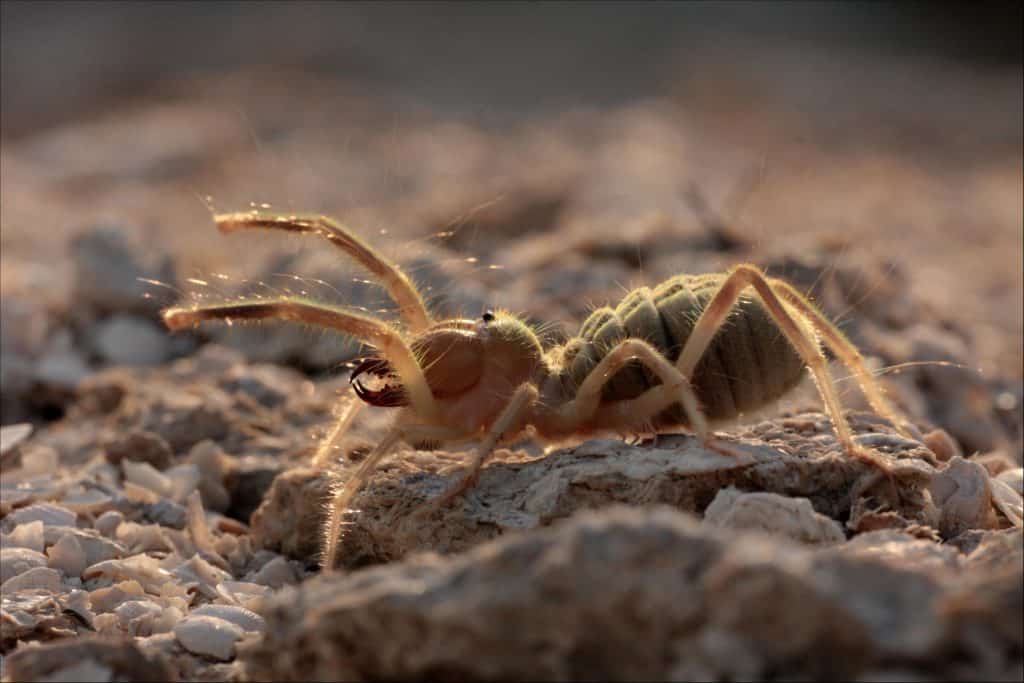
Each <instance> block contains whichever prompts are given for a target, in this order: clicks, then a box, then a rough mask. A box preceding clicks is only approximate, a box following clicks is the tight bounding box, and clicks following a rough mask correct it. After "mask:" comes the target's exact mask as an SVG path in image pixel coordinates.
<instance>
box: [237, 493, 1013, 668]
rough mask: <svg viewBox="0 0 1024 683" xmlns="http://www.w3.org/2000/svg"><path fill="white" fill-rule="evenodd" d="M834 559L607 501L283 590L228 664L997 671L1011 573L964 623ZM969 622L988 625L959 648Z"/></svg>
mask: <svg viewBox="0 0 1024 683" xmlns="http://www.w3.org/2000/svg"><path fill="white" fill-rule="evenodd" d="M841 547H842V546H833V547H830V548H825V549H821V550H812V549H810V548H808V547H807V546H803V545H799V544H795V543H792V542H790V541H787V540H785V539H780V538H777V537H770V536H766V535H764V534H759V533H753V532H736V531H733V530H729V529H711V528H708V527H707V526H705V525H702V524H701V523H700V522H699V521H698V520H697V519H695V518H694V517H692V516H691V515H689V514H686V513H681V512H678V511H675V510H672V509H670V508H666V507H658V508H656V509H635V508H626V507H622V506H615V507H612V508H609V509H606V510H601V511H593V512H585V513H579V514H577V515H575V516H573V517H572V518H571V519H569V520H567V521H564V522H560V523H558V524H555V525H553V526H552V527H550V528H547V529H539V530H536V531H532V532H530V533H528V534H515V535H509V536H507V537H505V538H502V539H498V540H495V541H492V542H489V543H486V544H484V545H481V546H479V547H476V548H474V549H473V550H470V551H469V552H467V553H464V554H460V555H456V556H452V557H448V558H445V557H439V556H437V555H433V554H425V555H418V556H416V557H414V558H411V559H409V560H406V561H405V562H402V563H398V564H391V565H385V566H380V567H372V568H369V569H364V570H362V571H357V572H353V573H349V574H344V573H335V574H328V575H321V576H318V577H315V578H313V579H310V580H309V581H306V582H305V583H303V584H301V585H300V586H298V587H294V588H285V589H283V590H282V591H280V592H278V593H277V594H276V595H274V596H272V597H270V598H269V599H267V600H266V601H265V602H264V604H263V606H262V607H261V608H260V609H259V612H260V613H261V614H262V615H263V616H264V618H265V619H266V623H267V630H266V636H265V638H264V640H263V641H262V642H260V643H258V644H255V643H254V644H251V645H250V644H248V643H247V644H244V645H241V646H240V647H239V657H240V659H241V660H242V662H243V665H244V667H245V673H246V676H247V677H249V678H250V679H253V680H264V679H273V680H323V679H328V678H330V679H344V680H381V679H388V680H394V679H423V678H436V677H438V676H439V675H440V674H441V672H443V677H445V678H450V679H478V680H538V679H543V680H580V679H589V678H597V677H600V678H602V679H605V680H609V679H610V680H657V679H669V678H670V679H683V680H693V679H713V680H748V679H764V678H783V679H817V680H823V679H824V680H832V679H851V678H854V677H857V676H858V675H862V674H868V673H870V672H871V671H873V670H875V668H876V667H877V666H878V664H879V662H885V663H886V665H887V666H889V667H894V668H897V669H905V670H907V671H912V672H914V674H915V677H921V676H926V677H927V676H928V675H930V674H932V675H937V678H940V679H941V678H942V674H943V673H944V672H949V671H952V670H953V668H952V667H956V669H955V670H956V671H958V672H960V673H959V674H958V677H960V678H963V679H965V680H973V677H975V676H977V675H982V677H983V678H986V677H987V675H988V676H990V675H993V674H1000V672H1001V675H999V676H997V677H1005V676H1006V672H1007V671H1013V668H1012V667H1013V666H1014V665H1015V658H1017V657H1019V656H1020V651H1021V650H1020V646H1019V640H1020V623H1021V621H1022V619H1024V607H1022V605H1021V602H1020V599H1019V594H1020V592H1021V588H1020V585H1021V581H1022V579H1024V576H1022V569H1021V567H1014V568H1012V570H1010V573H1011V574H1012V578H1014V579H1015V580H1016V581H1017V584H1016V585H1013V586H1011V583H1010V582H1009V581H1007V582H1006V583H1005V584H1002V583H1001V584H998V586H999V587H993V589H994V590H989V593H987V595H990V596H991V597H990V598H989V597H986V598H984V599H981V600H973V601H972V602H971V603H970V607H971V609H970V610H969V612H970V615H969V617H968V615H967V614H966V613H965V612H966V610H964V611H957V610H953V611H952V612H948V611H945V610H943V609H941V608H940V605H942V604H943V603H944V602H945V601H946V600H948V599H952V597H953V595H955V594H956V593H954V587H956V586H958V585H959V584H958V582H956V581H949V582H945V581H940V580H937V579H935V578H934V577H933V576H931V575H930V574H928V573H926V572H919V571H918V570H917V569H916V568H915V567H914V566H913V564H911V563H908V564H907V565H905V566H903V567H900V566H896V565H894V564H892V563H889V562H886V561H883V560H880V559H878V558H873V557H867V556H860V555H856V556H846V555H844V554H842V553H840V552H838V549H839V548H841ZM953 552H955V551H953ZM951 571H952V572H954V573H956V572H959V571H961V570H960V569H956V568H954V569H951ZM957 593H959V591H957ZM964 595H965V596H966V595H967V594H966V592H965V593H964ZM1000 598H1002V599H1000ZM983 615H987V617H988V618H992V619H994V620H995V621H994V623H993V624H992V625H986V626H985V631H984V634H985V636H986V638H987V640H986V641H984V643H980V642H977V643H976V642H975V641H974V639H973V634H972V628H973V627H971V626H970V624H971V623H975V622H976V623H982V621H983V619H984V618H985V616H983ZM968 642H970V643H971V645H970V649H969V651H970V652H971V655H970V656H969V657H968V658H966V659H962V658H961V656H962V655H961V653H962V652H963V651H964V650H963V649H962V647H963V646H964V645H965V644H966V643H968ZM982 646H983V649H984V650H985V651H984V652H982V651H981V649H982Z"/></svg>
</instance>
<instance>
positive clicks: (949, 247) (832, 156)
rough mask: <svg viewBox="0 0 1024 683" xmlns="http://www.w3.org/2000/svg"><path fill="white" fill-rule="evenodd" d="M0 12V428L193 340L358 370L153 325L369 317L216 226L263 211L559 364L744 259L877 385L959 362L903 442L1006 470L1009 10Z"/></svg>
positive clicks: (256, 332)
mask: <svg viewBox="0 0 1024 683" xmlns="http://www.w3.org/2000/svg"><path fill="white" fill-rule="evenodd" d="M0 11H2V17H0V19H2V20H0V25H2V45H0V52H2V64H0V77H2V78H0V87H2V106H0V116H2V120H0V124H2V125H0V142H2V152H0V165H2V169H0V170H2V175H0V192H2V202H0V228H2V233H0V248H2V256H0V258H2V265H3V268H2V272H0V286H2V304H3V306H2V316H3V317H2V322H3V326H2V333H3V348H2V358H0V361H2V363H0V369H2V377H0V380H2V385H3V388H2V398H3V401H2V403H0V406H2V412H0V421H2V422H3V423H9V422H12V421H17V420H22V419H30V420H35V421H41V420H42V421H44V420H50V419H55V418H57V417H60V416H61V415H63V413H64V410H65V408H66V406H67V405H68V404H69V402H71V401H73V400H74V392H75V387H76V386H77V384H78V382H80V381H81V379H82V378H83V377H86V376H88V375H89V374H90V373H92V372H95V371H96V370H98V369H102V368H104V367H107V366H111V365H114V366H120V365H132V366H155V365H160V364H162V363H165V362H168V361H171V360H173V359H174V358H177V357H180V356H182V355H186V354H190V353H192V352H193V351H195V350H196V348H198V347H199V346H200V345H201V344H203V343H205V342H206V341H209V340H216V341H218V342H220V343H223V344H226V345H229V346H233V347H235V348H237V349H239V350H241V351H242V352H244V353H245V354H247V355H248V356H249V357H250V358H251V359H253V360H257V361H271V362H280V363H288V364H291V365H294V366H296V367H298V368H300V369H302V370H303V371H306V372H309V373H311V374H312V375H313V376H314V377H319V376H321V373H325V372H326V373H331V372H336V371H337V370H338V369H339V368H340V367H341V365H340V364H341V363H344V362H345V361H347V360H349V359H351V358H352V356H353V354H354V353H356V349H355V348H354V347H353V346H351V345H347V344H345V343H344V342H340V341H339V340H337V339H334V338H328V337H324V336H322V335H319V334H317V333H315V332H312V331H308V330H297V331H296V330H289V329H283V328H276V327H273V326H263V327H260V328H249V329H237V328H231V329H227V328H225V329H221V330H204V331H202V332H201V333H200V334H198V335H191V336H190V335H179V336H176V337H169V336H168V335H166V334H164V332H163V331H162V329H161V328H160V327H159V325H158V323H157V312H158V310H159V308H160V307H161V306H166V305H168V304H170V303H173V302H175V301H177V300H179V299H180V298H182V297H184V298H191V299H195V300H199V299H204V298H205V299H217V298H221V299H222V298H224V297H226V296H230V295H232V294H235V293H238V292H241V291H266V290H273V291H276V292H281V291H300V290H304V291H305V290H308V291H310V293H312V294H314V295H317V296H321V297H322V298H324V299H326V300H329V301H334V302H346V303H358V304H359V305H363V306H366V307H367V308H369V309H370V310H384V309H386V308H387V305H386V302H385V301H383V300H382V298H381V297H380V295H379V293H378V292H376V291H375V290H373V289H371V288H369V287H367V286H366V285H365V283H363V282H361V281H360V280H361V278H362V277H363V276H362V274H361V273H358V272H357V271H355V270H354V269H353V268H351V267H350V266H347V265H345V264H343V263H340V262H339V259H338V258H337V257H336V255H335V254H334V253H332V252H330V251H328V250H326V249H324V248H323V246H322V245H320V244H317V243H314V244H310V243H309V242H308V241H306V240H301V239H296V238H284V237H282V236H281V235H263V234H260V235H235V236H231V237H225V236H222V235H219V234H218V233H217V232H216V231H215V230H214V229H213V227H212V225H211V223H210V211H211V210H217V211H222V210H236V209H246V208H249V207H250V206H257V207H259V206H262V205H268V206H269V207H272V208H273V209H277V210H282V211H302V212H307V211H308V212H326V213H330V214H332V215H335V216H338V217H339V218H341V219H343V220H344V221H346V222H347V223H348V224H350V225H352V226H356V227H357V228H358V229H359V231H360V232H361V233H362V234H363V235H365V236H366V237H367V238H368V239H371V240H372V241H374V243H376V244H379V245H380V246H381V247H382V249H383V250H384V251H385V252H386V253H388V254H389V255H390V256H392V257H393V258H395V259H397V260H399V261H400V262H401V263H403V264H404V265H405V266H406V267H407V268H408V269H409V270H410V272H412V273H413V275H414V277H415V278H416V279H417V281H419V282H420V283H422V284H423V286H424V287H425V289H427V290H428V293H429V295H430V297H431V301H432V303H433V304H434V305H435V306H436V307H437V308H438V309H440V310H442V311H444V312H449V313H460V314H466V315H473V316H475V315H478V314H479V312H480V310H481V309H482V308H483V307H485V306H491V305H495V306H505V307H508V308H511V309H513V310H516V311H520V312H522V313H524V314H525V315H527V316H529V317H531V318H532V319H536V320H555V321H560V322H561V323H563V327H562V328H561V330H560V331H559V328H555V330H554V332H552V335H553V337H556V338H557V337H558V336H559V335H561V336H564V335H567V334H572V333H573V331H574V330H575V329H576V326H577V325H578V324H579V322H580V321H581V320H582V319H583V318H584V317H585V316H586V314H587V311H588V310H590V308H592V306H593V305H594V304H601V303H605V302H606V301H615V300H617V299H618V298H620V297H621V296H622V294H623V292H624V291H625V290H628V289H629V288H630V287H635V286H640V285H643V284H654V283H657V282H658V281H660V280H662V279H664V278H665V277H668V276H670V275H672V274H675V273H678V272H706V271H715V270H721V269H724V268H727V267H728V266H729V265H731V264H733V263H736V262H739V261H752V262H755V263H758V264H760V265H762V266H764V267H766V268H768V269H769V272H770V273H771V274H776V275H781V276H784V277H787V278H789V279H791V280H792V281H794V282H795V283H796V284H797V285H798V286H800V287H801V288H803V289H804V290H808V291H811V292H812V293H814V294H815V296H816V297H817V298H818V299H819V301H820V302H821V304H822V305H823V306H824V307H825V308H826V310H827V311H828V312H829V313H830V314H831V315H833V316H834V317H836V318H839V319H840V320H841V323H842V325H843V328H844V330H846V331H847V333H848V334H850V335H851V336H852V337H853V338H854V340H855V341H856V342H857V343H858V344H859V345H860V346H861V347H862V348H864V349H865V351H866V353H867V354H868V355H869V356H870V357H871V358H872V359H873V362H875V363H876V365H877V366H883V365H893V364H897V363H903V362H913V361H923V360H949V361H953V362H955V363H957V364H958V365H960V366H962V369H961V370H960V371H959V374H957V371H955V370H954V369H949V368H946V369H939V368H935V367H930V368H929V367H924V368H918V369H914V370H913V371H912V372H910V371H908V372H906V373H903V374H902V375H901V376H899V377H896V376H893V377H892V379H893V382H894V385H895V386H897V389H894V390H900V391H903V393H904V396H903V399H902V400H903V401H904V402H905V403H906V404H907V405H909V406H911V407H912V409H913V410H914V411H915V413H916V414H918V415H921V416H926V417H927V418H929V419H931V420H933V421H935V422H937V423H942V424H944V426H947V427H948V428H950V429H951V431H953V432H954V434H955V435H956V437H957V438H958V439H959V441H960V442H961V444H963V445H965V446H966V447H968V448H975V449H981V450H985V449H991V448H993V447H995V446H996V445H998V443H1001V442H1000V439H1004V440H1005V439H1011V440H1016V442H1017V443H1019V438H1020V410H1021V409H1020V405H1021V399H1022V392H1021V376H1022V350H1021V345H1022V338H1024V335H1022V312H1021V311H1022V305H1024V303H1022V287H1024V285H1022V269H1024V266H1022V248H1024V247H1022V220H1024V219H1022V194H1021V186H1022V89H1021V81H1022V47H1021V46H1022V36H1021V25H1022V18H1024V17H1022V9H1021V4H1020V3H999V2H991V3H984V4H978V5H967V4H953V5H948V4H942V5H936V4H933V3H912V2H900V3H881V2H880V3H803V2H794V3H787V2H777V3H764V2H750V3H747V2H709V3H703V2H688V3H614V2H600V3H576V2H573V3H502V2H489V3H472V4H471V3H462V2H456V3H429V2H416V3H402V2H388V3H358V2H346V3H333V2H332V3H315V2H296V3H273V2H264V3H232V2H220V3H190V2H175V3H142V2H133V3H116V2H104V3H90V2H69V3H58V2H49V3H47V2H14V1H5V2H4V3H3V4H2V5H0ZM296 275H299V276H303V277H308V279H304V280H298V279H295V276H296ZM140 278H141V280H140ZM143 280H149V281H150V282H144V281H143ZM899 387H902V389H899ZM965 387H967V388H970V391H968V390H967V389H965ZM950 425H952V426H950Z"/></svg>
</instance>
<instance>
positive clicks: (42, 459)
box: [21, 446, 60, 475]
mask: <svg viewBox="0 0 1024 683" xmlns="http://www.w3.org/2000/svg"><path fill="white" fill-rule="evenodd" d="M58 465H60V454H59V453H57V451H56V450H54V449H53V448H50V447H49V446H35V447H33V448H26V449H25V451H24V452H23V453H22V454H21V471H22V472H24V473H25V474H47V475H52V474H53V473H54V472H56V471H57V466H58Z"/></svg>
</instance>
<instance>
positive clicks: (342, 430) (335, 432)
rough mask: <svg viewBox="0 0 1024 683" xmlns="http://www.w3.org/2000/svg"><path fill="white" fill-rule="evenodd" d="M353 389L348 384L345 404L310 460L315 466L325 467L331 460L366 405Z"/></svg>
mask: <svg viewBox="0 0 1024 683" xmlns="http://www.w3.org/2000/svg"><path fill="white" fill-rule="evenodd" d="M351 389H352V385H347V387H346V392H345V393H346V394H347V395H346V396H345V402H344V405H342V406H341V408H340V409H339V410H338V415H337V419H336V420H335V421H334V426H332V427H331V431H330V432H328V434H327V436H326V437H325V438H324V439H323V441H321V442H320V446H319V447H318V448H317V450H316V454H315V455H313V460H312V461H311V462H310V464H311V465H312V466H313V467H318V468H319V467H323V466H325V465H326V464H327V463H328V462H330V460H331V458H332V457H333V454H334V451H335V449H336V448H337V447H338V445H339V444H340V443H341V440H342V438H344V436H345V434H346V433H348V428H349V427H350V426H351V425H352V421H353V420H355V419H356V415H358V414H359V411H360V410H361V409H362V407H363V406H365V405H366V404H365V403H363V402H362V401H360V400H359V399H358V398H356V396H355V395H354V394H352V391H351Z"/></svg>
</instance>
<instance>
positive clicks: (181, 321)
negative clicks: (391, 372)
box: [163, 297, 437, 419]
mask: <svg viewBox="0 0 1024 683" xmlns="http://www.w3.org/2000/svg"><path fill="white" fill-rule="evenodd" d="M163 318H164V323H165V324H166V325H167V327H168V328H170V329H171V330H179V329H182V328H185V327H191V326H194V325H197V324H199V323H201V322H204V321H207V320H220V321H230V320H265V319H274V320H291V321H295V322H301V323H306V324H307V325H315V326H317V327H324V328H328V329H333V330H337V331H339V332H343V333H345V334H347V335H350V336H352V337H355V338H356V339H358V340H360V341H363V342H365V343H367V344H370V345H371V346H374V347H376V348H377V349H378V350H379V351H380V352H381V354H382V355H383V356H384V357H385V358H387V359H388V361H389V362H390V363H391V364H392V365H393V366H394V369H395V371H396V372H397V373H398V375H399V377H401V379H402V383H403V385H404V387H405V389H406V391H407V392H408V393H409V400H410V401H411V402H412V404H413V406H415V408H416V412H417V413H418V414H419V415H420V416H421V417H424V418H427V419H430V418H433V417H434V416H435V415H436V414H437V403H436V401H435V400H434V395H433V393H432V392H431V390H430V386H429V385H428V384H427V380H426V377H425V376H424V375H423V369H422V368H421V367H420V364H419V362H418V361H417V360H416V357H415V355H414V354H413V352H412V350H411V349H410V348H409V345H408V344H406V343H405V340H404V339H402V335H401V334H400V333H399V332H398V330H396V329H395V328H394V327H392V326H391V325H389V324H388V323H386V322H383V321H381V320H378V319H376V318H372V317H370V316H367V315H363V314H362V313H359V312H357V311H353V310H351V309H347V308H341V307H338V306H330V305H327V304H324V303H319V302H315V301H310V300H309V299H305V298H302V297H281V298H277V299H261V300H259V301H253V300H251V299H243V300H239V301H233V302H227V303H223V304H215V305H207V306H187V307H174V308H169V309H167V310H166V311H164V314H163Z"/></svg>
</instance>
